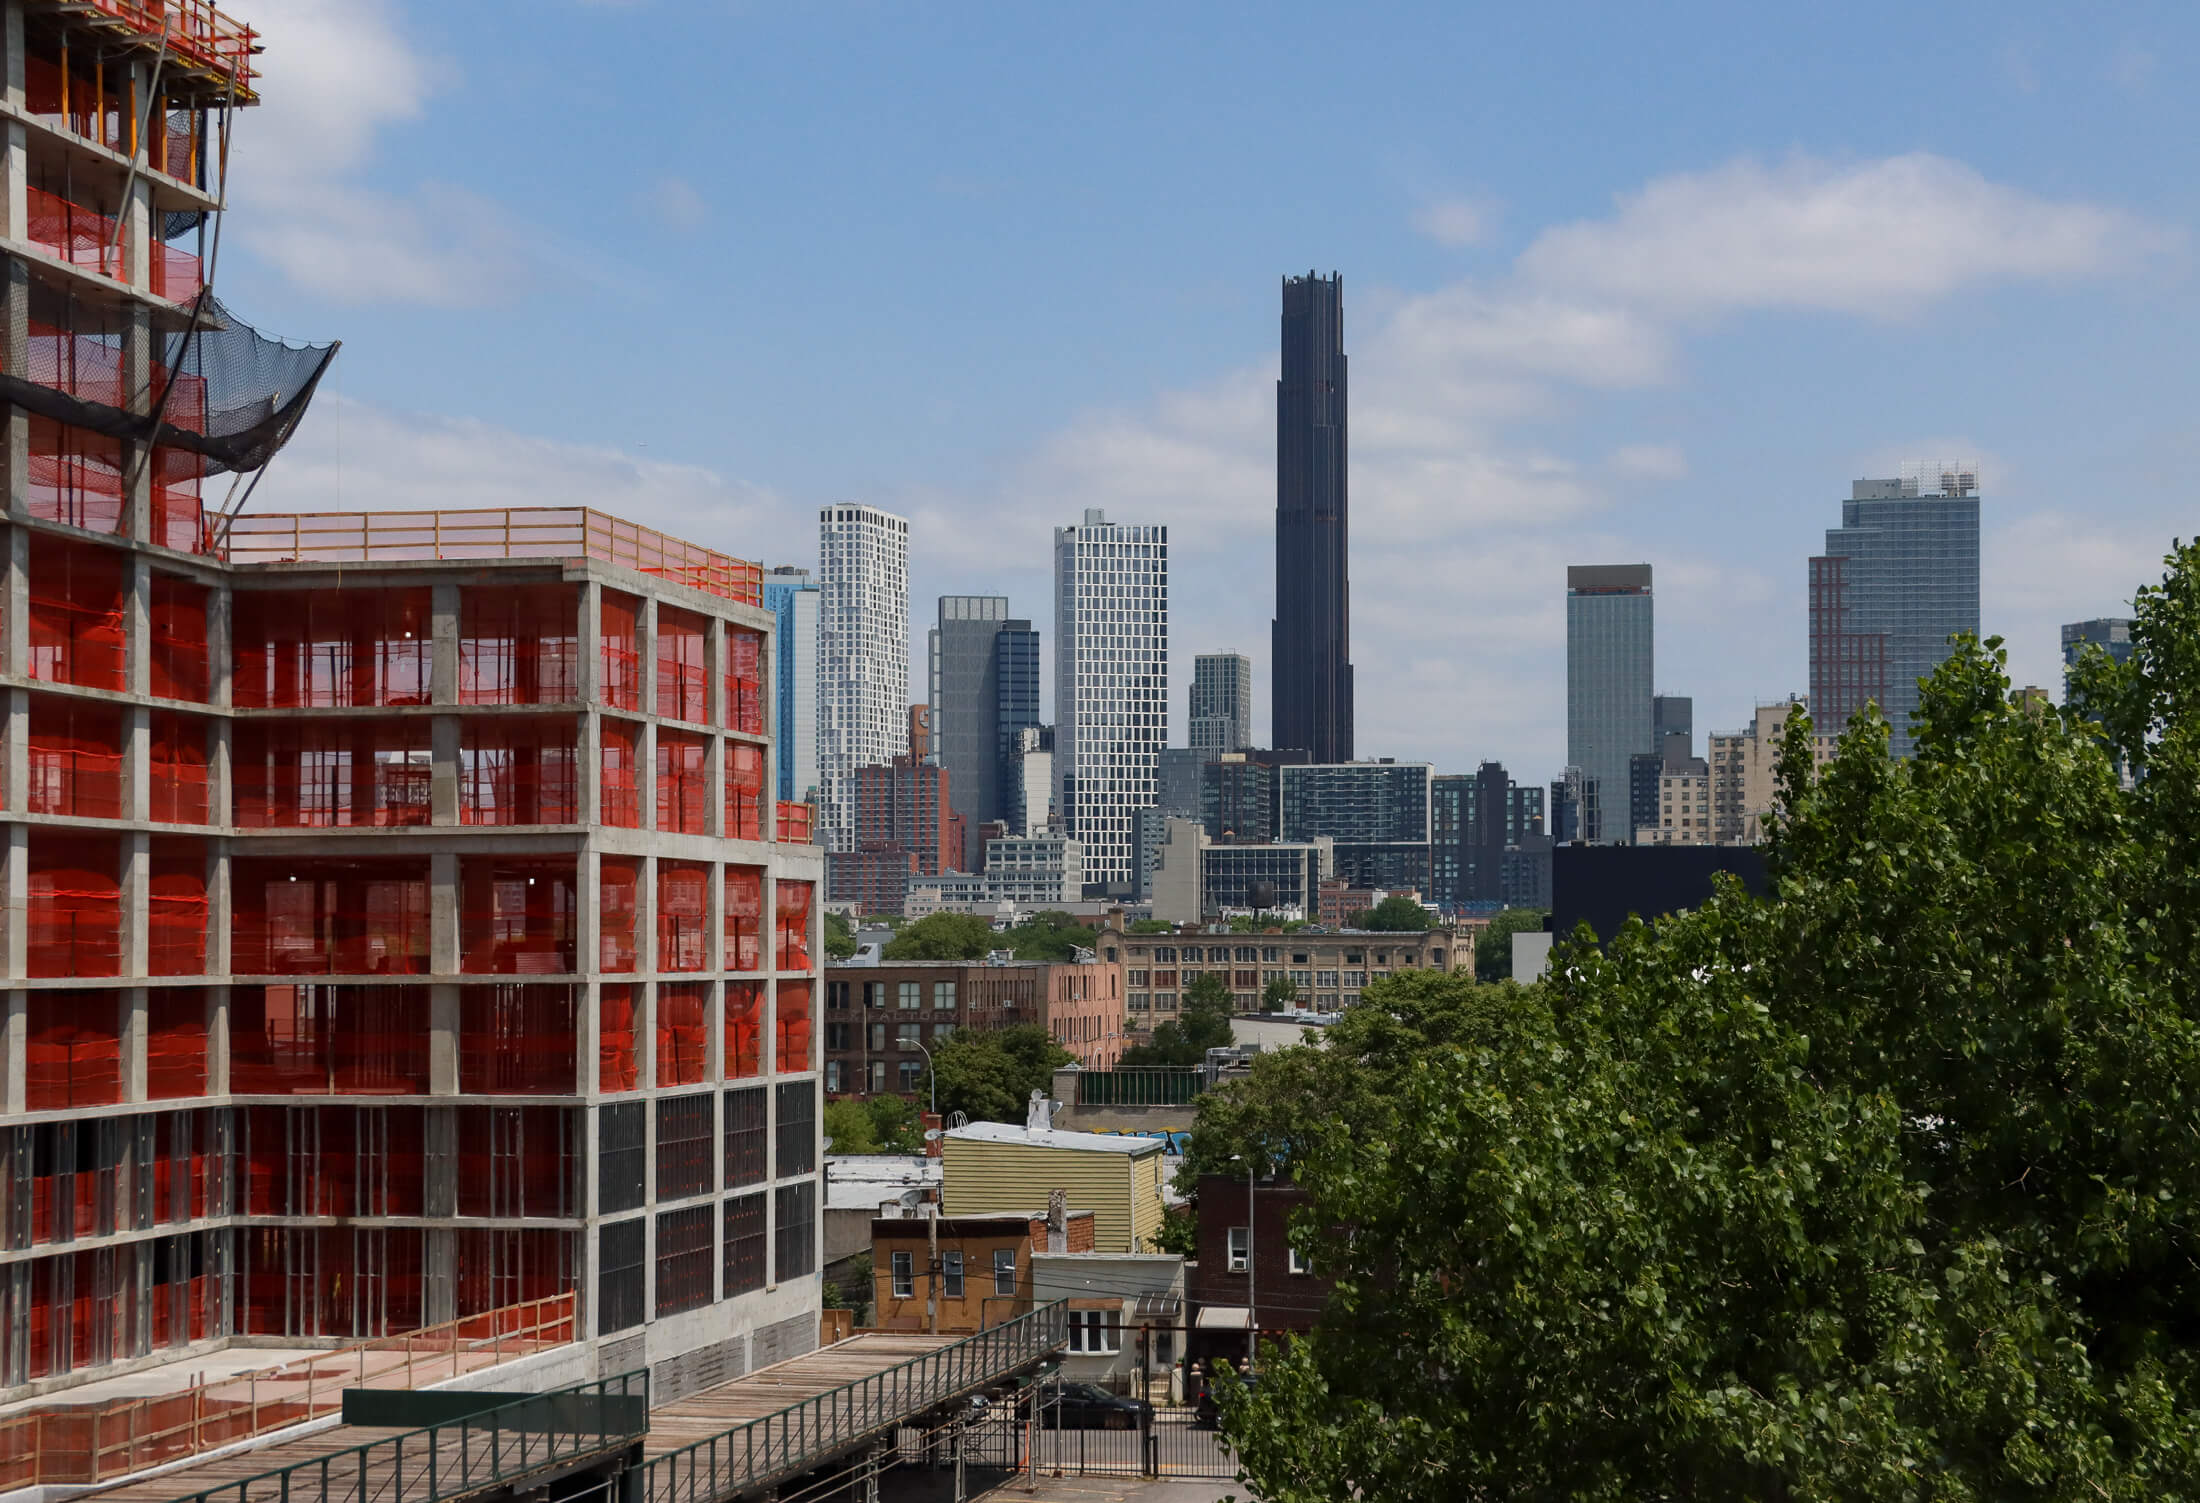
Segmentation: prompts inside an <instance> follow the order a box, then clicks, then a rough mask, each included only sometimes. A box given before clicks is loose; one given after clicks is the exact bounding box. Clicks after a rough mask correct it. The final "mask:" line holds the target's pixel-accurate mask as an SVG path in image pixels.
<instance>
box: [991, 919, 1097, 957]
mask: <svg viewBox="0 0 2200 1503" xmlns="http://www.w3.org/2000/svg"><path fill="white" fill-rule="evenodd" d="M1000 948H1003V949H1013V950H1014V951H1015V952H1016V958H1017V959H1018V960H1042V961H1055V962H1062V961H1067V960H1069V959H1071V958H1073V957H1074V956H1075V954H1076V952H1077V951H1078V950H1079V949H1087V950H1089V949H1091V948H1092V931H1091V930H1090V929H1088V928H1086V927H1085V926H1084V925H1083V924H1080V923H1078V922H1077V920H1076V919H1074V918H1072V917H1071V916H1070V915H1068V914H1066V913H1063V912H1062V911H1061V910H1060V909H1056V908H1049V909H1046V910H1044V911H1043V912H1040V913H1034V914H1033V915H1032V916H1031V917H1030V918H1027V919H1025V920H1024V921H1023V922H1022V923H1020V924H1018V925H1017V926H1016V927H1015V928H1013V929H1011V930H1009V931H1008V933H1007V934H1005V935H1003V936H1001V945H1000Z"/></svg>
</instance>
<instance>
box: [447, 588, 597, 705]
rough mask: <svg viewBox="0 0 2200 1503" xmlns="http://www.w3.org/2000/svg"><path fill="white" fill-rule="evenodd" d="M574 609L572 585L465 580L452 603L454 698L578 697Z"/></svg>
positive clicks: (551, 700) (554, 700)
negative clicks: (455, 608) (455, 646)
mask: <svg viewBox="0 0 2200 1503" xmlns="http://www.w3.org/2000/svg"><path fill="white" fill-rule="evenodd" d="M580 609H581V605H580V591H579V589H578V588H577V587H575V586H573V585H562V584H540V585H468V586H466V587H465V590H464V592H463V593H462V594H461V595H460V596H459V602H458V702H459V703H460V704H462V705H544V704H565V703H568V702H570V701H572V700H576V699H579V698H580V678H579V673H578V670H579V654H580Z"/></svg>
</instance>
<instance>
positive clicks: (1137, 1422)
mask: <svg viewBox="0 0 2200 1503" xmlns="http://www.w3.org/2000/svg"><path fill="white" fill-rule="evenodd" d="M948 1443H949V1444H950V1445H951V1446H952V1447H953V1448H954V1450H953V1456H954V1459H955V1460H956V1461H958V1462H961V1463H963V1464H966V1465H968V1466H970V1467H975V1468H979V1469H982V1470H983V1471H985V1472H988V1473H993V1474H1012V1473H1019V1472H1020V1473H1024V1474H1027V1475H1030V1476H1036V1477H1065V1476H1066V1477H1158V1478H1177V1477H1197V1478H1207V1479H1214V1480H1220V1481H1226V1482H1227V1481H1235V1480H1237V1478H1238V1467H1237V1456H1236V1453H1235V1452H1234V1451H1233V1449H1232V1448H1231V1445H1230V1441H1229V1437H1228V1436H1227V1435H1225V1434H1224V1433H1223V1432H1222V1430H1221V1429H1220V1427H1219V1426H1218V1425H1217V1424H1216V1422H1215V1416H1214V1414H1213V1412H1212V1410H1211V1409H1210V1410H1209V1411H1207V1412H1206V1413H1204V1414H1203V1413H1202V1412H1201V1411H1200V1410H1199V1408H1197V1407H1196V1406H1193V1405H1188V1404H1173V1403H1162V1404H1156V1405H1154V1406H1152V1407H1151V1408H1149V1409H1146V1410H1144V1411H1132V1410H1124V1411H1119V1412H1115V1413H1105V1414H1103V1413H1095V1412H1093V1411H1092V1410H1090V1409H1089V1408H1087V1409H1080V1407H1079V1406H1078V1404H1077V1401H1076V1397H1075V1385H1072V1384H1064V1383H1062V1382H1060V1381H1058V1380H1055V1381H1049V1382H1046V1383H1041V1384H1039V1385H1037V1386H1035V1387H1033V1388H1031V1389H1028V1390H1026V1391H1025V1392H1024V1393H1022V1394H1019V1395H1017V1396H1016V1399H1015V1401H1013V1402H1008V1403H1000V1404H994V1405H990V1406H988V1407H987V1408H986V1409H984V1410H983V1411H980V1412H978V1413H975V1414H973V1415H971V1416H969V1417H968V1419H967V1421H966V1422H965V1423H964V1424H963V1425H961V1426H960V1427H959V1428H958V1429H957V1430H956V1431H955V1432H954V1433H953V1434H952V1436H951V1437H950V1438H949V1442H948Z"/></svg>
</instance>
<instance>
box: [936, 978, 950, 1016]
mask: <svg viewBox="0 0 2200 1503" xmlns="http://www.w3.org/2000/svg"><path fill="white" fill-rule="evenodd" d="M932 1005H933V1006H934V1007H937V1008H941V1009H943V1010H945V1011H948V1012H953V1011H954V1010H955V983H954V982H952V981H935V982H933V983H932Z"/></svg>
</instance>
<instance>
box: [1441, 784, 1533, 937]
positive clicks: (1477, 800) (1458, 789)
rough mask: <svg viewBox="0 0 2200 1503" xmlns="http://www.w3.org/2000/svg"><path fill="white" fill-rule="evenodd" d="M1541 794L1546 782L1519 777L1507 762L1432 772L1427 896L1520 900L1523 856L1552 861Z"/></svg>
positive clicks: (1458, 902) (1466, 901)
mask: <svg viewBox="0 0 2200 1503" xmlns="http://www.w3.org/2000/svg"><path fill="white" fill-rule="evenodd" d="M1543 798H1544V790H1543V789H1542V788H1540V787H1536V786H1533V785H1529V786H1522V785H1521V784H1519V783H1516V782H1514V781H1513V779H1512V776H1511V775H1510V774H1509V773H1507V772H1506V771H1505V764H1504V763H1502V762H1484V763H1483V764H1482V765H1481V767H1480V769H1479V770H1477V771H1476V772H1474V773H1473V774H1471V775H1459V774H1451V775H1446V776H1443V777H1439V778H1436V779H1434V780H1433V781H1432V783H1431V784H1430V811H1431V812H1430V821H1431V838H1430V845H1431V849H1430V857H1429V890H1428V898H1429V901H1430V902H1432V903H1435V904H1437V905H1438V906H1440V907H1443V908H1447V909H1460V908H1469V907H1492V906H1510V905H1513V904H1514V903H1516V902H1520V901H1523V900H1524V898H1523V892H1522V891H1521V887H1522V878H1521V873H1522V871H1523V870H1524V867H1523V862H1527V863H1533V862H1535V861H1537V860H1538V859H1540V862H1541V865H1542V867H1543V868H1544V869H1545V870H1546V871H1547V870H1548V868H1549V865H1550V838H1549V836H1548V835H1546V834H1545V832H1544V827H1543ZM1508 855H1510V856H1511V857H1512V860H1511V861H1510V862H1508V860H1507V857H1508ZM1529 885H1530V886H1532V885H1533V884H1532V881H1531V882H1530V884H1529ZM1528 896H1532V893H1531V894H1528Z"/></svg>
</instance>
